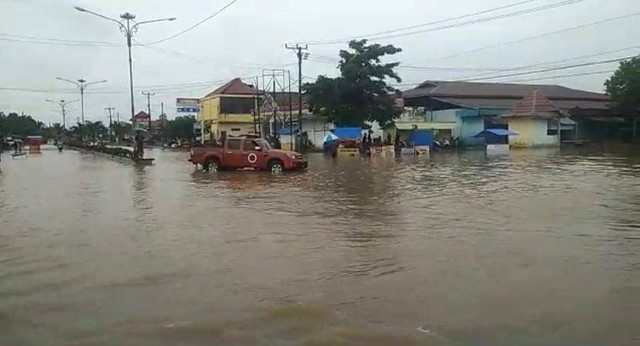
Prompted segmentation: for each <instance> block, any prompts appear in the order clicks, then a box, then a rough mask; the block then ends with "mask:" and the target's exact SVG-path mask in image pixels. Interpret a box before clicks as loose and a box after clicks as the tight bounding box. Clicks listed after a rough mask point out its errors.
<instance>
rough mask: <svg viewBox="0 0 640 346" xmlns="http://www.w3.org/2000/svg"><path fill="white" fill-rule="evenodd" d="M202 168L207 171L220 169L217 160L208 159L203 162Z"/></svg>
mask: <svg viewBox="0 0 640 346" xmlns="http://www.w3.org/2000/svg"><path fill="white" fill-rule="evenodd" d="M204 170H205V171H206V172H209V173H217V172H219V171H220V164H219V163H218V161H217V160H209V161H207V163H205V164H204Z"/></svg>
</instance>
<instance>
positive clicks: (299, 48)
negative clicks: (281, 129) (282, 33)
mask: <svg viewBox="0 0 640 346" xmlns="http://www.w3.org/2000/svg"><path fill="white" fill-rule="evenodd" d="M285 48H287V49H291V50H293V51H294V52H296V56H297V57H298V130H299V131H300V133H302V60H303V59H305V60H306V59H307V57H309V53H304V54H303V53H302V51H303V50H304V51H306V50H309V46H307V45H306V44H305V45H304V46H302V45H299V44H296V45H288V44H287V45H285Z"/></svg>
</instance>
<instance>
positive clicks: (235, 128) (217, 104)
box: [197, 78, 256, 138]
mask: <svg viewBox="0 0 640 346" xmlns="http://www.w3.org/2000/svg"><path fill="white" fill-rule="evenodd" d="M255 103H256V90H255V88H254V86H253V85H249V84H245V83H243V82H242V80H241V79H240V78H235V79H233V80H231V81H230V82H228V83H227V84H225V85H223V86H221V87H219V88H217V89H215V90H214V91H212V92H210V93H209V94H207V95H206V96H205V97H203V98H202V99H200V112H198V117H197V120H198V122H200V123H202V122H204V123H205V126H206V129H207V131H205V132H209V131H211V132H210V133H211V137H213V138H221V137H223V136H225V135H239V134H250V133H254V132H255V131H254V127H255V124H254V121H255V120H254V116H253V113H254V111H253V110H254V109H255Z"/></svg>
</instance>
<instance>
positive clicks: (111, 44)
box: [0, 34, 119, 46]
mask: <svg viewBox="0 0 640 346" xmlns="http://www.w3.org/2000/svg"><path fill="white" fill-rule="evenodd" d="M0 36H4V37H10V38H14V39H22V40H37V41H49V42H60V43H75V44H87V45H109V46H119V45H118V44H116V43H113V42H105V41H84V40H63V39H58V38H48V37H37V36H26V35H15V34H0Z"/></svg>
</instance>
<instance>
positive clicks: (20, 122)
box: [0, 112, 45, 137]
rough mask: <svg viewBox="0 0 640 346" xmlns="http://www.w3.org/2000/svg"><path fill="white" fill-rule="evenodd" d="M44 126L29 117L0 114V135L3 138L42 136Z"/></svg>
mask: <svg viewBox="0 0 640 346" xmlns="http://www.w3.org/2000/svg"><path fill="white" fill-rule="evenodd" d="M44 127H45V126H44V124H43V123H41V122H39V121H36V120H34V119H33V118H32V117H31V116H29V115H18V114H17V113H9V114H8V115H5V113H3V112H0V134H2V135H4V136H21V137H24V136H29V135H39V134H42V130H43V128H44Z"/></svg>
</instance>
